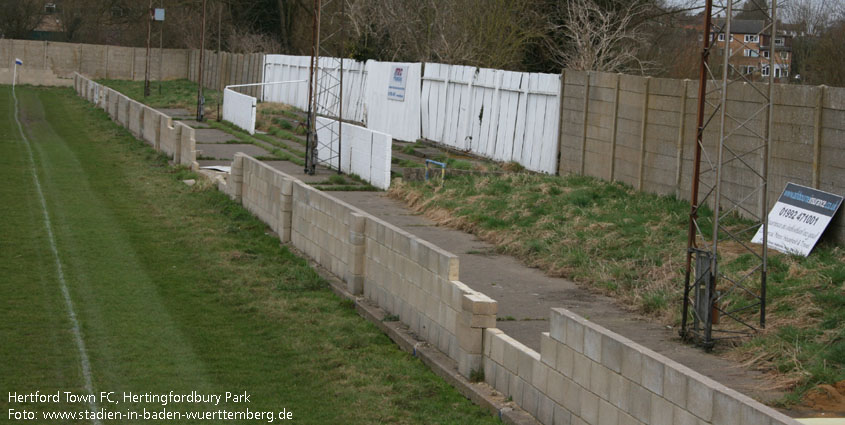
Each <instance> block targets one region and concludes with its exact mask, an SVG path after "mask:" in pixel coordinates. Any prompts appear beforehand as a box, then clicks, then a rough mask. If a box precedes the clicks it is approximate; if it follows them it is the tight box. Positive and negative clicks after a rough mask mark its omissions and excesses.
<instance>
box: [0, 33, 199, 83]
mask: <svg viewBox="0 0 845 425" xmlns="http://www.w3.org/2000/svg"><path fill="white" fill-rule="evenodd" d="M189 55H190V51H189V50H183V49H163V50H162V51H161V52H159V50H158V49H153V50H152V52H151V54H150V74H151V78H152V79H153V80H159V79H164V80H173V79H181V78H187V77H188V59H189ZM15 58H19V59H21V60H22V61H23V63H24V67H27V68H31V69H34V70H49V71H52V73H54V74H55V76H57V77H61V78H72V77H73V73H74V72H78V73H80V74H83V75H88V76H91V77H93V78H113V79H121V80H143V79H144V73H145V68H146V49H145V48H140V47H123V46H107V45H97V44H76V43H61V42H53V41H35V40H13V39H0V64H9V63H13V62H12V61H14V60H15ZM159 63H161V67H159ZM159 70H160V71H159Z"/></svg>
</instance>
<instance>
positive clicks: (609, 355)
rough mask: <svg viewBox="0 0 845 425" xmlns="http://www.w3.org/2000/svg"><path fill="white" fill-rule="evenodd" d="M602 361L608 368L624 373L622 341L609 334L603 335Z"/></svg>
mask: <svg viewBox="0 0 845 425" xmlns="http://www.w3.org/2000/svg"><path fill="white" fill-rule="evenodd" d="M601 362H602V364H603V365H604V366H605V367H607V368H608V369H610V370H612V371H614V372H616V373H622V343H621V342H619V340H617V339H616V338H613V337H611V336H609V335H602V336H601Z"/></svg>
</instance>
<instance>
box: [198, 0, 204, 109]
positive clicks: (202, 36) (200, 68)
mask: <svg viewBox="0 0 845 425" xmlns="http://www.w3.org/2000/svg"><path fill="white" fill-rule="evenodd" d="M205 3H206V0H202V25H201V28H202V29H201V31H202V34H200V63H199V67H198V68H199V69H198V71H199V73H198V74H197V81H198V82H199V88H198V89H197V121H200V122H202V119H203V115H204V114H203V112H204V111H203V107H204V106H205V99H204V98H203V96H202V72H203V69H202V68H203V66H202V65H203V63H202V62H203V60H204V59H203V52H204V51H205Z"/></svg>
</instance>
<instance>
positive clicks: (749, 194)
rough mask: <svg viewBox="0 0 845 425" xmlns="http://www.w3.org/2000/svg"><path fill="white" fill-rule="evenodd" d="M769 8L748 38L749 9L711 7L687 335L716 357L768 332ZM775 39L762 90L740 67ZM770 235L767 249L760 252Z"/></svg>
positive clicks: (772, 33)
mask: <svg viewBox="0 0 845 425" xmlns="http://www.w3.org/2000/svg"><path fill="white" fill-rule="evenodd" d="M763 2H767V3H769V4H767V5H766V7H765V8H768V10H762V9H765V8H763V7H761V8H760V9H761V10H760V11H759V12H761V13H764V14H765V15H766V19H765V21H764V22H763V24H762V26H761V28H760V30H759V32H758V33H757V34H750V35H749V34H745V35H743V36H742V37H736V34H734V32H733V31H732V29H733V28H732V24H734V23H735V21H736V19H735V17H736V15H737V14H738V13H739V12H741V9H740V8H739V7H737V6H739V5H740V4H742V3H743V2H742V1H741V0H707V2H706V6H705V7H706V11H705V14H704V20H705V22H704V36H703V37H702V38H703V50H702V59H701V70H700V75H699V91H698V102H699V103H698V115H697V120H698V121H697V135H696V149H695V157H694V162H693V167H694V169H693V181H692V188H691V191H692V193H691V198H690V199H691V211H690V221H689V230H688V244H687V258H686V278H685V283H684V300H683V301H684V302H683V316H682V324H681V331H680V332H681V336H683V337H684V338H687V339H691V340H694V341H695V342H697V343H699V344H701V345H703V346H704V347H705V348H708V349H709V348H712V347H713V345H714V344H715V342H716V341H719V340H724V339H731V338H741V337H744V336H748V335H751V334H753V333H754V332H756V331H757V329H758V326H759V327H760V328H762V327H765V325H766V272H767V262H768V249H767V242H768V241H767V238H766V235H767V232H768V214H767V210H768V200H767V198H766V195H767V187H768V162H769V161H768V159H769V141H770V140H771V135H772V131H773V128H774V125H773V124H774V123H773V103H772V100H773V99H772V94H773V87H774V81H775V80H774V79H775V76H776V74H777V75H778V76H779V75H780V72H779V71H781V69H782V65H781V64H778V58H777V56H778V55H776V54H775V45H776V43H775V41H776V38H777V10H778V4H777V0H771V1H770V0H759V4H762V3H763ZM722 14H724V18H721V16H722ZM766 40H768V49H769V55H768V61H763V62H762V69H761V74H762V76H763V77H768V78H767V82H766V83H763V82H753V81H752V77H753V73H752V74H749V72H748V70H749V68H748V67H742V69H740V68H739V67H737V66H736V65H735V59H736V58H738V57H739V56H746V55H751V56H753V57H765V55H764V54H762V53H761V51H763V50H764V47H765V41H766ZM748 52H752V53H748ZM714 53H715V54H714ZM711 56H721V57H720V59H721V61H720V62H721V63H719V64H718V66H716V67H714V66H711V64H710V62H709V58H710V57H711ZM739 217H742V220H739V219H738V218H739ZM748 220H750V221H751V222H752V223H751V224H750V225H749V223H748ZM760 226H762V228H763V243H762V245H756V244H752V243H751V242H750V240H751V237H752V236H753V235H754V233H755V232H756V231H757V230H758V229H759V228H760ZM740 257H741V258H742V261H733V264H730V267H728V266H727V264H724V265H725V266H723V267H720V266H722V265H723V264H720V262H725V261H726V260H728V259H732V260H736V259H738V258H740ZM757 315H759V317H755V316H757ZM723 319H724V320H723ZM757 319H759V320H757Z"/></svg>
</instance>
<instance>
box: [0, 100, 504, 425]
mask: <svg viewBox="0 0 845 425" xmlns="http://www.w3.org/2000/svg"><path fill="white" fill-rule="evenodd" d="M16 90H17V96H18V98H19V100H20V112H19V113H20V118H21V121H22V123H23V126H24V130H25V132H26V135H27V137H28V138H29V140H30V141H31V143H32V148H33V153H34V155H33V156H34V163H35V170H36V172H37V173H38V176H39V180H40V182H41V186H42V189H43V193H44V196H45V199H46V204H47V210H48V213H49V216H50V219H51V220H52V230H53V233H54V236H55V241H56V246H57V251H58V257H59V259H60V261H61V264H62V267H63V270H64V274H65V280H66V282H67V286H68V288H69V293H70V297H71V299H72V300H73V305H74V308H75V313H76V315H77V319H78V322H79V324H80V330H81V335H82V338H83V339H84V342H85V346H86V352H87V356H88V357H89V358H90V366H91V367H90V369H91V374H92V383H93V390H94V392H95V393H97V394H99V392H100V391H106V392H109V391H114V392H116V393H117V397H115V398H117V399H118V400H120V401H121V402H120V403H119V404H109V403H108V402H100V403H99V407H100V408H104V409H106V410H109V411H120V412H129V411H142V409H147V410H149V411H157V412H160V411H162V410H164V409H167V410H169V411H189V410H190V411H213V410H219V409H228V410H231V411H244V410H246V409H247V408H248V409H250V410H251V411H253V412H256V411H274V412H278V411H281V410H282V409H286V410H287V411H289V412H292V415H293V419H294V420H296V421H298V422H301V423H455V424H458V423H460V424H465V423H493V422H496V420H495V419H494V418H492V417H491V416H489V415H488V414H487V413H486V412H485V411H483V410H481V409H480V408H479V407H477V406H475V405H473V404H472V403H470V402H469V401H468V400H466V399H464V398H463V397H462V396H461V395H459V394H458V393H457V391H456V390H454V389H453V388H452V387H450V386H449V385H448V384H446V383H445V382H444V381H442V380H441V379H439V378H438V377H436V376H435V375H434V374H433V373H431V372H430V371H429V370H428V369H427V367H426V366H424V365H423V364H422V363H421V362H420V361H418V360H416V359H414V358H413V357H411V356H410V355H408V354H406V353H404V352H401V351H400V350H399V349H398V348H397V347H396V346H395V345H394V344H393V343H392V342H391V341H390V340H389V339H388V338H387V337H386V336H385V335H384V334H382V333H381V332H380V331H379V330H378V329H377V328H376V327H375V326H374V325H372V324H370V323H368V322H366V321H365V320H363V319H361V318H360V317H358V316H357V314H356V313H355V311H354V309H353V306H352V304H351V303H349V302H347V301H343V300H340V299H339V298H337V297H336V296H334V295H333V294H332V293H331V291H330V290H329V289H328V287H327V284H326V282H325V281H324V280H323V279H322V278H320V277H319V276H318V275H317V274H316V272H315V271H314V270H313V269H311V268H309V267H308V266H307V264H306V263H305V261H304V260H302V259H301V258H298V257H296V256H295V255H293V254H292V253H291V252H289V251H288V250H287V249H285V248H280V247H279V244H278V240H277V239H275V238H273V237H271V236H269V235H268V234H266V226H265V225H263V224H262V223H261V222H259V221H258V220H257V219H255V218H253V217H252V216H251V215H250V214H249V213H248V212H247V211H245V210H244V209H243V208H242V207H240V206H239V205H237V204H235V203H233V202H231V201H229V199H228V198H226V196H225V195H223V194H221V193H219V192H217V191H216V189H213V188H207V187H203V185H201V184H198V185H196V186H193V187H188V186H186V185H184V184H183V183H181V182H180V180H183V179H186V178H193V177H195V176H193V175H192V174H191V173H190V172H188V171H187V170H184V169H174V168H170V167H168V165H167V163H166V160H165V158H163V157H162V156H160V155H158V154H156V153H155V152H154V151H152V150H151V149H150V148H149V147H147V146H146V145H143V144H142V143H141V142H139V141H137V140H135V139H134V138H133V137H132V136H131V135H129V133H128V132H127V131H126V130H124V129H122V128H119V127H118V126H116V125H115V124H113V123H112V122H111V121H110V120H109V118H108V116H107V115H106V114H105V113H104V112H102V111H100V110H96V109H94V108H93V107H92V106H91V105H90V104H88V103H86V102H85V101H83V100H81V99H78V98H77V97H76V96H75V94H74V93H73V91H72V90H70V89H36V88H29V87H18V88H17V89H16ZM14 113H15V110H14V104H13V102H12V98H11V89H10V87H8V86H0V164H2V166H0V175H2V180H3V183H4V184H3V185H0V217H2V219H0V276H2V278H0V341H2V343H0V364H2V365H3V366H2V367H0V388H2V391H3V393H4V394H3V395H4V396H3V397H0V411H2V413H0V423H10V422H12V421H11V420H10V418H9V417H8V414H7V412H8V409H16V410H24V409H28V410H30V411H36V412H39V414H40V413H43V412H45V411H83V410H86V409H87V406H86V405H85V404H84V403H69V402H64V401H60V402H58V403H37V402H36V403H33V402H29V403H12V402H10V401H9V400H8V398H7V397H6V393H7V392H16V393H31V392H34V391H40V392H41V393H55V392H57V391H60V392H64V391H68V392H72V393H76V394H82V393H84V392H85V390H84V384H83V376H82V371H81V367H80V356H79V352H80V351H79V350H78V347H77V346H76V344H75V342H74V338H73V335H72V333H73V332H72V324H71V321H70V319H69V315H68V311H67V308H66V306H65V303H64V301H63V299H62V295H61V292H60V289H59V286H58V284H57V275H56V270H57V269H56V264H55V260H54V257H53V255H52V253H51V251H50V246H49V241H48V237H47V233H46V228H45V223H44V220H43V211H42V207H41V204H40V202H39V201H38V199H37V195H36V189H35V186H34V180H33V177H32V171H31V167H32V164H31V163H30V160H29V157H28V155H27V152H26V149H25V145H24V144H23V141H22V139H21V137H20V134H19V133H18V131H17V127H16V125H15V123H14ZM169 391H174V392H178V393H190V392H191V391H197V392H199V393H210V394H223V393H225V392H226V391H229V392H232V393H238V392H244V391H246V392H247V393H249V394H250V401H249V403H233V402H228V403H227V402H224V403H222V404H221V405H213V404H209V403H199V404H190V403H175V404H168V405H167V406H163V405H161V404H160V403H158V404H157V403H148V402H143V401H126V402H124V401H123V400H124V399H123V398H121V396H122V393H123V392H133V393H140V394H144V393H148V392H151V393H156V394H160V393H168V392H169ZM39 418H40V417H39ZM36 422H37V423H51V422H49V421H44V420H38V421H36ZM148 422H149V421H145V420H143V419H134V420H126V419H123V420H104V421H102V423H107V424H109V423H121V424H124V423H148ZM223 422H226V423H233V422H232V421H220V420H212V421H207V420H206V421H200V420H187V419H182V420H170V421H167V423H223ZM235 422H236V423H267V421H266V419H265V420H252V421H249V420H246V421H235ZM52 423H92V421H89V420H71V419H65V420H61V421H52Z"/></svg>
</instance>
